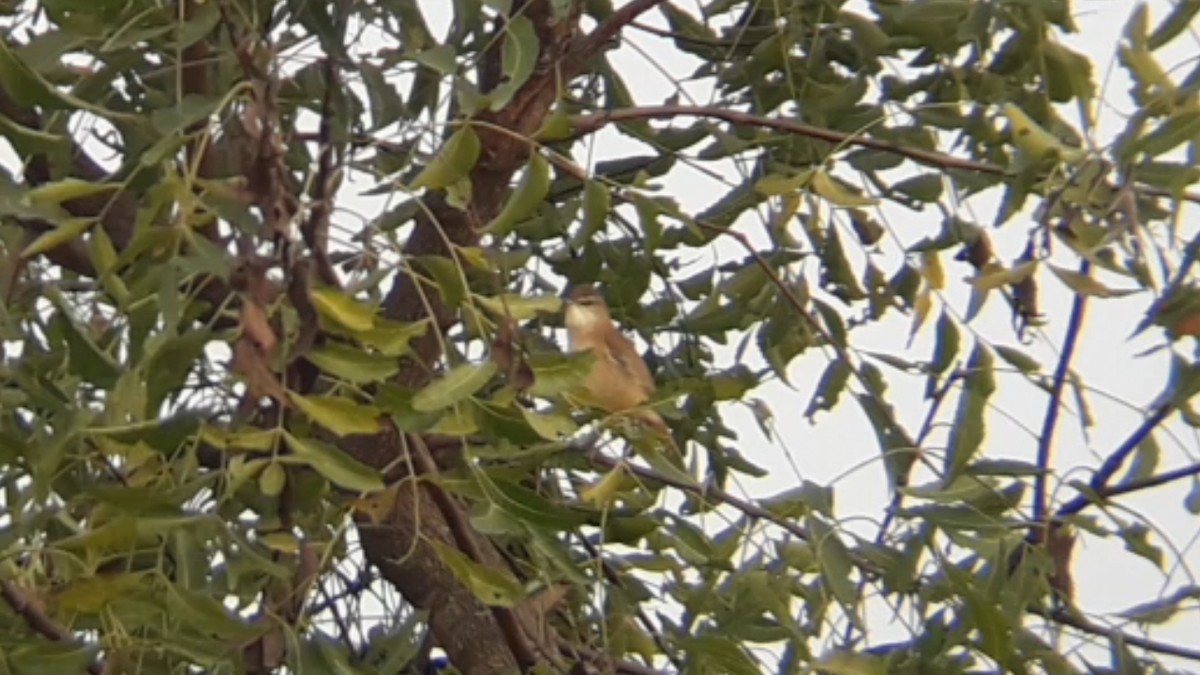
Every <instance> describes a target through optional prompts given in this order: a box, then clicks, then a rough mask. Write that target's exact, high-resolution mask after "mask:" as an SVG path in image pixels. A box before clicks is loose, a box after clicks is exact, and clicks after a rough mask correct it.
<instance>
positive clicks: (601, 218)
mask: <svg viewBox="0 0 1200 675" xmlns="http://www.w3.org/2000/svg"><path fill="white" fill-rule="evenodd" d="M611 212H612V195H611V194H609V191H608V186H606V185H605V184H604V183H601V182H600V181H596V180H589V181H588V182H587V183H586V184H585V185H584V187H583V228H582V229H581V230H580V235H579V238H580V239H581V240H582V242H588V241H592V235H594V234H596V233H597V232H600V231H602V230H603V229H604V226H605V224H606V223H607V222H608V215H609V213H611ZM582 242H581V243H582Z"/></svg>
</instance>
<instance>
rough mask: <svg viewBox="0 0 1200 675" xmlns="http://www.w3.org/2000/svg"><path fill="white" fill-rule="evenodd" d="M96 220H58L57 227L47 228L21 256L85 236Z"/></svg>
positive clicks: (30, 256) (51, 249)
mask: <svg viewBox="0 0 1200 675" xmlns="http://www.w3.org/2000/svg"><path fill="white" fill-rule="evenodd" d="M95 222H96V219H95V218H64V219H62V220H60V221H58V226H57V227H55V228H53V229H50V230H46V231H45V232H43V233H41V234H40V235H38V236H37V238H35V239H34V240H33V241H31V242H29V245H28V246H26V247H25V248H24V249H23V250H22V251H21V257H22V258H25V259H28V258H32V257H33V256H35V255H41V254H42V253H45V252H47V251H53V250H54V249H56V248H58V247H59V246H62V245H63V244H67V243H70V242H72V241H75V240H76V239H78V238H79V237H81V236H83V233H84V232H87V230H88V228H90V227H91V226H92V224H93V223H95Z"/></svg>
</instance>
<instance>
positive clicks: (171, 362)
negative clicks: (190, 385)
mask: <svg viewBox="0 0 1200 675" xmlns="http://www.w3.org/2000/svg"><path fill="white" fill-rule="evenodd" d="M212 338H213V336H212V332H211V331H209V330H208V329H207V328H197V329H194V330H189V331H186V332H185V333H183V334H182V335H174V336H171V337H168V338H167V339H166V340H165V341H163V343H162V344H161V345H160V346H159V347H158V349H155V350H154V353H152V354H150V356H149V357H148V358H147V359H146V363H145V366H144V370H143V373H144V377H145V378H146V408H147V414H148V415H150V416H153V415H155V414H156V413H157V411H158V409H159V406H160V405H161V404H162V402H163V401H165V400H167V398H168V397H169V396H171V395H172V394H175V393H178V391H179V389H180V388H181V387H183V386H184V384H185V383H186V382H187V378H188V375H189V374H190V373H191V372H192V370H193V368H194V367H195V365H196V363H197V362H198V361H199V360H200V359H201V358H203V356H204V350H205V348H206V347H208V344H209V343H210V342H211V341H212Z"/></svg>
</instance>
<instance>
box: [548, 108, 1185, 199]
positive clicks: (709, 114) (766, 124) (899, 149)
mask: <svg viewBox="0 0 1200 675" xmlns="http://www.w3.org/2000/svg"><path fill="white" fill-rule="evenodd" d="M676 117H705V118H711V119H719V120H724V121H726V122H729V123H731V124H744V125H747V126H755V127H762V128H765V129H775V130H777V131H784V132H787V133H792V134H797V135H800V136H805V137H807V138H815V139H817V140H821V141H826V142H829V143H833V144H835V145H844V146H855V147H860V148H869V149H872V150H879V151H880V152H887V153H890V154H894V155H897V156H900V157H905V158H907V159H911V160H913V161H914V162H918V163H921V164H925V165H927V166H932V167H935V168H938V169H959V170H962V171H971V172H974V173H981V174H986V175H990V176H1005V175H1007V174H1008V170H1007V169H1006V168H1004V167H1002V166H998V165H996V164H991V163H988V162H979V161H975V160H971V159H963V158H961V157H955V156H953V155H950V154H946V153H944V152H936V151H932V150H921V149H919V148H910V147H906V146H903V145H898V144H896V143H890V142H888V141H881V140H879V139H875V138H870V137H867V136H863V135H862V134H859V133H847V132H842V131H834V130H832V129H826V128H824V127H818V126H813V125H811V124H804V123H802V122H795V121H792V120H786V119H779V118H774V117H767V116H765V115H755V114H753V113H745V112H739V111H737V110H730V109H728V108H720V107H717V106H688V105H662V106H644V107H638V108H620V109H617V110H608V111H605V112H602V113H595V114H591V115H580V116H577V117H573V118H571V124H572V128H573V129H574V130H575V131H577V132H579V133H590V132H593V131H597V130H599V129H600V128H601V127H604V126H606V125H608V124H612V123H614V122H627V121H631V120H647V119H674V118H676ZM1137 192H1138V193H1139V194H1142V195H1148V196H1152V197H1168V198H1173V199H1182V200H1184V201H1188V202H1193V203H1200V193H1196V192H1184V193H1182V194H1180V195H1176V194H1173V193H1171V192H1170V191H1169V190H1164V189H1161V188H1155V187H1152V186H1147V185H1139V186H1138V187H1137Z"/></svg>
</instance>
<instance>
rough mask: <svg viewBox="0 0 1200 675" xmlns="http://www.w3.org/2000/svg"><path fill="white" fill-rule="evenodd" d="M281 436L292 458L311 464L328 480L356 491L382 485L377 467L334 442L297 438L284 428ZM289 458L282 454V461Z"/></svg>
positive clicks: (370, 490)
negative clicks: (350, 453) (337, 446)
mask: <svg viewBox="0 0 1200 675" xmlns="http://www.w3.org/2000/svg"><path fill="white" fill-rule="evenodd" d="M284 438H285V439H287V444H288V447H289V448H291V450H292V456H293V457H294V458H295V459H297V460H299V461H300V462H303V463H304V464H307V465H308V466H310V467H312V468H313V470H314V471H316V472H317V473H319V474H321V475H322V476H324V477H325V478H327V479H329V481H330V482H332V483H334V484H336V485H340V486H341V487H343V488H346V489H347V490H355V491H358V492H374V491H376V490H382V489H383V487H384V486H383V478H382V477H381V476H380V475H379V472H378V471H376V470H375V469H372V468H371V467H369V466H367V465H366V464H363V463H362V462H359V461H358V460H356V459H354V458H352V457H350V456H349V455H347V454H346V453H344V452H342V451H341V450H339V449H337V448H335V447H334V446H332V445H329V444H328V443H325V442H323V441H318V440H316V439H312V438H305V439H300V438H297V437H295V436H293V435H292V434H290V433H287V432H284ZM289 459H291V458H290V457H285V458H283V460H284V461H287V460H289Z"/></svg>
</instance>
